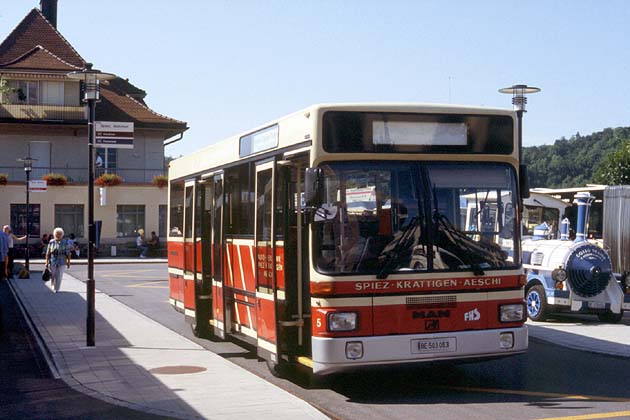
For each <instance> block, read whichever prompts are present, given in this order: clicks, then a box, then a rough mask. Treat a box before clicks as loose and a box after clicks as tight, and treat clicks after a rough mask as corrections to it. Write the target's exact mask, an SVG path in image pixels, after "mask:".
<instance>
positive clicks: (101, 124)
mask: <svg viewBox="0 0 630 420" xmlns="http://www.w3.org/2000/svg"><path fill="white" fill-rule="evenodd" d="M95 124H96V125H95V129H96V144H95V146H96V147H111V148H115V149H133V123H132V122H119V121H96V123H95Z"/></svg>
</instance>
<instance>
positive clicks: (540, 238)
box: [522, 193, 630, 322]
mask: <svg viewBox="0 0 630 420" xmlns="http://www.w3.org/2000/svg"><path fill="white" fill-rule="evenodd" d="M575 199H576V203H577V205H578V218H577V226H576V238H575V240H573V241H571V240H569V237H568V231H569V221H568V219H565V220H563V221H562V227H561V239H559V240H557V239H546V237H545V232H544V231H545V225H544V224H543V225H541V226H538V227H537V228H536V230H535V231H534V236H533V237H532V238H531V239H527V240H525V241H523V243H522V250H523V266H524V267H525V269H526V272H527V286H526V289H525V294H526V300H527V312H528V315H529V317H530V318H531V319H532V320H534V321H543V320H545V319H546V318H547V316H548V315H549V313H551V312H580V313H590V314H597V316H598V317H599V319H600V320H601V321H603V322H619V321H620V320H621V318H622V317H623V309H624V307H625V308H626V309H630V303H624V290H622V286H620V284H619V282H618V280H617V279H616V277H615V275H614V274H613V270H612V264H611V261H610V257H609V256H608V254H607V253H606V251H604V250H603V249H602V248H600V247H598V246H597V245H595V244H592V243H590V242H588V241H587V240H586V226H587V221H588V213H589V211H588V210H589V207H590V204H591V202H592V200H593V199H594V197H593V196H591V195H590V194H589V193H578V194H576V196H575ZM623 280H624V283H625V281H626V279H623ZM627 297H630V296H627Z"/></svg>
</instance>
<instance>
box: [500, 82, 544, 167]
mask: <svg viewBox="0 0 630 420" xmlns="http://www.w3.org/2000/svg"><path fill="white" fill-rule="evenodd" d="M499 92H500V93H507V94H511V95H512V105H513V106H514V111H516V118H517V120H518V160H519V161H520V162H522V160H523V112H527V110H526V109H525V108H526V105H527V97H526V96H525V95H526V94H531V93H538V92H540V88H537V87H533V86H527V85H513V86H510V87H506V88H503V89H499Z"/></svg>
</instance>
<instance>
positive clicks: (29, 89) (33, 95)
mask: <svg viewBox="0 0 630 420" xmlns="http://www.w3.org/2000/svg"><path fill="white" fill-rule="evenodd" d="M9 88H10V89H11V94H10V96H9V101H8V102H9V103H12V104H29V105H37V104H39V102H40V101H39V83H38V82H36V81H35V82H29V81H26V80H9Z"/></svg>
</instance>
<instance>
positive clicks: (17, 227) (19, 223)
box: [11, 204, 40, 237]
mask: <svg viewBox="0 0 630 420" xmlns="http://www.w3.org/2000/svg"><path fill="white" fill-rule="evenodd" d="M28 207H29V209H30V215H29V225H30V226H29V233H30V235H31V236H37V237H39V234H40V222H39V221H40V219H39V217H40V212H39V204H29V205H28ZM11 227H12V228H13V232H14V233H15V234H16V235H18V236H19V235H26V204H11Z"/></svg>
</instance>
